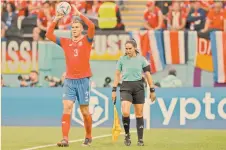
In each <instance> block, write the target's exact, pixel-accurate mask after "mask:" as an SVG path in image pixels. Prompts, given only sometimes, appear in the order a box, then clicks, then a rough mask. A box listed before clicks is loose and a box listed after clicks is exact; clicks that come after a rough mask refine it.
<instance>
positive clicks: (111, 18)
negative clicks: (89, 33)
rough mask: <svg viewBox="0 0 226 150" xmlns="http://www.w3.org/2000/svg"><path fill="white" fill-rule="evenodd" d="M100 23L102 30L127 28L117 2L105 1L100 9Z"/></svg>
mask: <svg viewBox="0 0 226 150" xmlns="http://www.w3.org/2000/svg"><path fill="white" fill-rule="evenodd" d="M98 24H99V28H100V29H102V30H125V26H124V24H123V23H122V19H121V13H120V10H119V7H118V6H117V4H116V3H115V2H112V1H104V2H103V3H102V4H101V5H100V7H99V9H98Z"/></svg>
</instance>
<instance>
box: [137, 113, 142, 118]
mask: <svg viewBox="0 0 226 150" xmlns="http://www.w3.org/2000/svg"><path fill="white" fill-rule="evenodd" d="M135 116H136V118H142V117H143V114H142V113H138V114H135Z"/></svg>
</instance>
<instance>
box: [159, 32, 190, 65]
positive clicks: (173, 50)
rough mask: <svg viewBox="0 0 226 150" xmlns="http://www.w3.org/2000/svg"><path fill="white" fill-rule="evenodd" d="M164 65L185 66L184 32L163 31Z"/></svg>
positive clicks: (185, 41)
mask: <svg viewBox="0 0 226 150" xmlns="http://www.w3.org/2000/svg"><path fill="white" fill-rule="evenodd" d="M163 34H164V35H163V37H164V47H165V54H166V55H165V58H166V64H185V63H186V61H187V59H186V57H187V54H186V53H187V50H186V47H187V46H186V45H187V44H186V43H187V40H186V37H185V36H186V34H185V32H184V31H178V32H177V31H175V32H174V31H164V33H163Z"/></svg>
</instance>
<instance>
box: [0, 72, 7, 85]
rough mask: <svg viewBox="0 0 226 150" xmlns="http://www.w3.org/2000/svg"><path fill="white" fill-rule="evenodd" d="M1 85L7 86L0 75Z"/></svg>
mask: <svg viewBox="0 0 226 150" xmlns="http://www.w3.org/2000/svg"><path fill="white" fill-rule="evenodd" d="M1 87H7V86H6V85H5V83H4V80H3V77H2V75H1Z"/></svg>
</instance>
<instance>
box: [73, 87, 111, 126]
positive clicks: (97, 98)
mask: <svg viewBox="0 0 226 150" xmlns="http://www.w3.org/2000/svg"><path fill="white" fill-rule="evenodd" d="M91 93H92V94H91ZM91 93H90V94H91V95H92V96H90V102H89V111H90V114H91V115H92V120H93V125H92V127H97V126H98V125H100V124H102V123H104V122H105V121H106V120H108V97H107V96H105V95H103V94H102V93H100V92H99V91H97V90H95V89H93V88H92V89H91ZM72 120H74V121H75V122H76V123H78V124H80V125H82V126H84V123H83V117H82V113H81V111H80V108H79V105H78V104H76V103H74V107H73V112H72Z"/></svg>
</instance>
